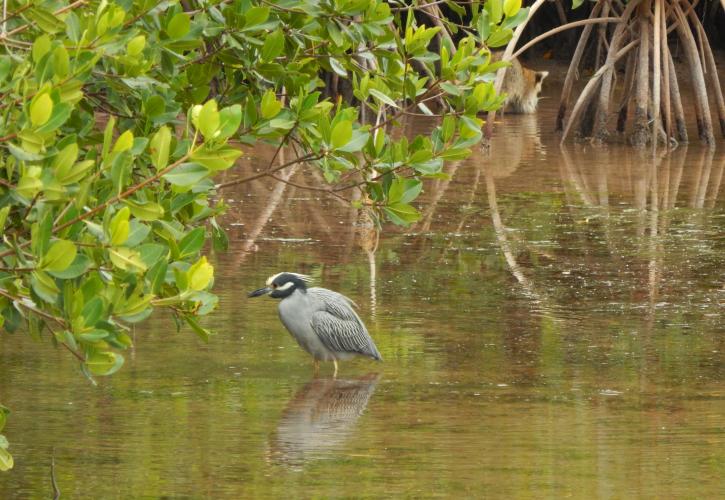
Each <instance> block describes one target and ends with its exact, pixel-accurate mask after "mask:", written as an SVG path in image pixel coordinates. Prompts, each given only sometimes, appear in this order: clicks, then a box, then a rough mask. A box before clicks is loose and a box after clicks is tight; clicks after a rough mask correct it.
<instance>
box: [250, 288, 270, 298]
mask: <svg viewBox="0 0 725 500" xmlns="http://www.w3.org/2000/svg"><path fill="white" fill-rule="evenodd" d="M271 291H272V289H271V288H269V287H268V286H265V287H264V288H260V289H259V290H255V291H253V292H249V295H247V297H259V296H260V295H264V294H267V293H269V292H271Z"/></svg>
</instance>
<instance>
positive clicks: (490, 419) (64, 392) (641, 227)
mask: <svg viewBox="0 0 725 500" xmlns="http://www.w3.org/2000/svg"><path fill="white" fill-rule="evenodd" d="M552 102H553V101H549V102H548V104H549V107H546V106H545V107H544V109H543V110H542V112H541V113H540V114H539V116H538V121H537V117H531V116H529V117H521V116H507V117H505V119H504V120H503V121H502V122H501V123H500V125H499V129H498V130H499V135H498V138H497V140H496V142H495V143H494V144H493V147H492V151H491V154H490V155H487V154H484V153H483V152H478V153H477V154H476V155H475V157H474V158H473V159H471V160H469V161H466V162H463V163H459V164H452V165H449V166H448V168H447V172H448V173H449V174H450V180H439V181H435V182H430V183H428V184H427V185H426V191H425V194H424V196H423V197H422V199H421V200H420V203H419V205H418V206H419V208H420V210H421V212H422V213H423V217H422V219H421V221H420V222H419V223H417V224H416V225H414V226H413V227H411V228H409V229H406V230H396V229H394V228H386V231H385V232H384V233H383V234H382V235H381V236H380V238H379V241H377V246H376V236H375V234H374V233H373V232H372V231H371V229H370V227H369V226H368V225H367V224H366V223H365V220H364V219H361V218H360V216H359V214H357V213H356V212H355V211H353V210H351V209H349V208H347V206H345V204H344V203H341V202H340V201H339V200H337V199H335V198H325V197H321V195H320V193H317V192H309V191H304V190H302V189H299V188H295V187H293V186H286V185H284V184H275V183H274V182H272V183H270V182H267V181H261V180H260V181H255V182H254V183H252V184H249V185H244V186H243V187H240V188H239V189H237V190H233V191H229V192H226V193H225V194H224V197H225V199H226V200H227V202H228V204H229V207H230V209H229V213H228V214H227V216H226V217H225V219H224V221H223V222H224V225H225V226H226V227H227V228H228V229H229V236H230V239H231V245H230V246H231V248H230V251H229V252H228V253H226V254H220V255H212V260H213V261H214V264H215V266H216V270H217V281H216V290H215V291H216V292H217V293H218V294H219V296H220V299H221V300H220V307H219V310H218V311H217V312H216V313H215V314H214V315H213V316H212V317H211V318H209V319H208V321H207V323H206V324H207V326H209V327H211V328H213V329H215V331H216V332H217V335H216V336H214V337H213V339H212V341H211V342H210V343H209V344H208V345H204V344H202V343H200V341H198V339H197V338H196V337H195V336H194V335H193V334H192V333H190V332H188V331H182V332H181V333H176V331H175V328H174V326H173V322H172V321H171V320H170V318H168V317H166V316H165V315H163V314H157V315H155V316H154V317H152V318H151V319H150V320H149V321H147V322H146V323H145V324H143V325H141V326H140V327H139V328H138V329H137V332H136V335H135V349H134V350H133V351H132V352H130V353H129V355H128V356H127V363H126V366H125V367H124V369H123V370H122V371H121V372H119V373H118V374H116V375H114V376H113V377H111V378H109V379H103V380H101V381H100V384H99V386H98V387H92V386H90V385H89V384H88V383H86V381H85V379H84V378H83V377H82V376H81V375H80V373H79V372H78V370H77V368H76V366H75V364H74V363H73V360H72V359H70V357H69V356H67V354H66V353H65V352H63V351H60V350H55V349H53V348H52V347H51V346H50V342H49V341H48V340H47V339H45V340H43V341H41V342H35V341H32V340H30V339H28V338H26V336H24V335H22V334H16V335H15V336H14V337H8V336H5V337H4V339H3V340H2V342H0V401H2V402H3V404H5V405H6V406H8V407H10V408H11V409H12V410H13V414H12V416H11V418H10V420H9V422H8V426H7V428H6V434H7V435H8V436H9V439H10V441H11V451H12V452H13V455H14V457H15V461H16V466H15V469H14V470H13V471H12V472H10V473H4V474H0V498H27V497H30V498H45V497H48V496H49V495H50V492H51V486H50V459H51V458H50V457H51V456H54V457H55V472H56V476H57V482H58V485H59V487H60V489H61V491H62V493H63V498H109V497H111V498H112V497H127V498H131V497H173V498H179V497H180V498H200V497H210V498H239V497H247V498H250V497H264V496H270V497H281V496H290V493H291V494H292V495H293V496H295V497H312V496H316V497H330V496H334V497H340V496H341V497H346V496H384V495H385V496H415V497H417V496H425V497H437V496H441V497H444V496H453V495H461V496H481V495H486V496H491V497H504V498H511V497H537V498H539V497H550V498H560V497H565V496H572V497H601V498H610V497H612V498H626V497H634V496H644V497H655V498H673V497H688V498H715V497H717V496H718V495H721V494H722V491H723V487H724V484H723V479H722V478H723V476H725V451H724V450H725V404H724V401H723V398H724V395H723V375H724V363H723V349H724V348H725V345H724V343H725V336H724V335H723V333H725V331H724V329H723V305H724V303H725V267H724V265H723V249H724V248H725V239H724V238H723V235H724V234H725V200H724V199H723V195H722V190H723V189H722V187H721V185H722V184H723V183H724V182H723V170H724V169H725V154H724V153H723V150H719V151H716V152H709V151H707V150H705V149H702V148H701V147H699V146H698V145H690V146H689V147H687V148H684V147H681V148H679V149H678V150H677V151H675V152H674V153H673V154H672V155H670V156H668V157H666V158H664V159H659V160H656V161H655V160H652V155H651V153H650V152H646V153H638V152H635V151H632V150H630V149H628V148H625V147H609V148H595V147H591V146H588V145H587V146H582V145H577V146H569V147H568V149H567V150H564V151H562V150H560V149H559V146H558V140H557V138H556V136H555V135H554V134H552V133H549V132H547V128H548V127H549V126H550V124H551V123H552V122H553V108H552V106H553V105H552V104H551V103H552ZM425 126H426V125H425V124H422V125H419V127H425ZM271 155H272V151H263V152H262V153H261V154H260V157H257V158H253V159H247V160H246V161H245V164H244V165H242V167H240V171H238V172H232V173H231V174H230V175H229V178H232V177H235V176H237V175H239V176H242V175H244V174H245V173H247V174H248V173H249V171H250V169H256V168H262V167H264V166H265V165H266V164H267V162H268V161H269V158H270V157H271ZM245 169H246V170H245ZM293 180H294V182H295V183H296V184H305V183H307V184H312V183H314V182H316V180H315V178H314V177H313V176H310V175H309V174H308V175H303V174H301V173H299V172H297V173H296V174H295V176H294V177H293ZM373 250H375V251H373ZM282 270H290V271H298V272H306V273H309V274H312V275H314V276H315V277H316V278H317V281H318V283H320V284H321V285H322V286H325V287H328V288H332V289H335V290H339V291H341V292H343V293H345V294H346V295H348V296H350V297H351V298H353V299H354V300H355V301H356V302H357V303H358V304H359V305H360V307H361V315H362V317H363V318H364V319H365V321H366V323H367V324H368V327H369V329H370V331H371V333H372V335H373V337H374V338H375V340H376V343H377V345H378V347H379V349H380V351H381V353H382V355H383V357H384V358H385V361H384V362H383V363H374V362H372V361H368V360H362V359H361V360H355V361H352V362H348V363H344V364H342V365H341V372H340V376H339V377H338V380H336V381H335V380H331V379H330V376H331V374H332V371H331V367H330V366H326V367H323V369H322V372H321V378H320V379H314V378H313V376H312V366H311V361H310V359H309V357H308V356H307V355H306V354H305V353H304V352H302V351H301V350H300V349H299V348H298V347H297V345H296V344H295V343H294V341H293V340H292V339H291V338H290V336H289V335H288V334H287V333H286V332H285V331H284V329H283V327H282V326H281V324H280V323H279V321H278V319H277V314H276V310H275V309H276V308H275V303H274V301H272V300H270V299H266V298H261V299H255V300H248V299H246V298H245V293H246V292H247V291H248V290H251V289H254V288H257V287H259V286H261V284H262V283H263V282H264V280H265V279H266V277H267V276H269V275H271V274H274V273H276V272H279V271H282Z"/></svg>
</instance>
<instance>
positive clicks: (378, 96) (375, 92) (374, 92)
mask: <svg viewBox="0 0 725 500" xmlns="http://www.w3.org/2000/svg"><path fill="white" fill-rule="evenodd" d="M370 95H372V96H373V97H375V98H376V99H378V100H379V101H382V102H384V103H385V104H387V105H388V106H392V107H394V108H398V107H400V106H398V105H397V104H396V102H395V101H394V100H392V99H391V98H390V97H388V96H387V95H385V94H383V93H382V92H380V91H379V90H377V89H370Z"/></svg>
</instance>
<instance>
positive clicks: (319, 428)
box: [269, 374, 380, 469]
mask: <svg viewBox="0 0 725 500" xmlns="http://www.w3.org/2000/svg"><path fill="white" fill-rule="evenodd" d="M379 379H380V375H378V374H369V375H366V376H365V377H361V378H358V379H332V378H315V379H312V380H311V381H310V382H308V383H307V384H305V385H304V386H303V387H302V388H301V389H300V390H298V391H297V393H296V394H295V395H294V396H293V397H292V399H291V400H290V401H289V403H287V407H286V408H285V409H284V411H283V412H282V416H281V417H280V419H279V422H278V423H277V429H276V431H275V432H274V434H273V435H272V436H270V440H269V443H270V444H269V459H270V461H271V462H272V463H275V464H280V465H284V466H287V467H290V468H293V469H296V468H301V467H302V466H303V465H304V464H305V462H307V461H309V460H315V459H326V458H331V457H334V453H335V452H337V453H340V452H342V450H343V446H344V444H345V443H346V442H347V441H349V440H350V439H351V438H352V437H353V436H354V434H355V431H356V424H357V421H358V419H359V418H360V416H361V415H362V414H363V412H364V411H365V408H367V405H368V401H369V400H370V397H371V396H372V394H373V392H374V391H375V386H376V385H377V383H378V380H379Z"/></svg>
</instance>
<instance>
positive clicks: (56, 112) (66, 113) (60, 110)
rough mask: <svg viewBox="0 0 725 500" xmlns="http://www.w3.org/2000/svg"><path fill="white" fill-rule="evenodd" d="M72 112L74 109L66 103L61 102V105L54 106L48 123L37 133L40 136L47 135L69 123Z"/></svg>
mask: <svg viewBox="0 0 725 500" xmlns="http://www.w3.org/2000/svg"><path fill="white" fill-rule="evenodd" d="M72 112H73V107H72V106H71V105H70V104H67V103H65V102H61V103H60V104H58V105H55V106H53V112H52V113H51V115H50V118H49V119H48V121H47V122H45V123H44V124H43V125H41V126H40V127H38V128H37V129H35V131H36V132H37V133H39V134H45V133H48V132H52V131H54V130H56V129H57V128H59V127H60V126H61V125H63V124H64V123H65V122H67V121H68V118H70V115H71V113H72Z"/></svg>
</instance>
